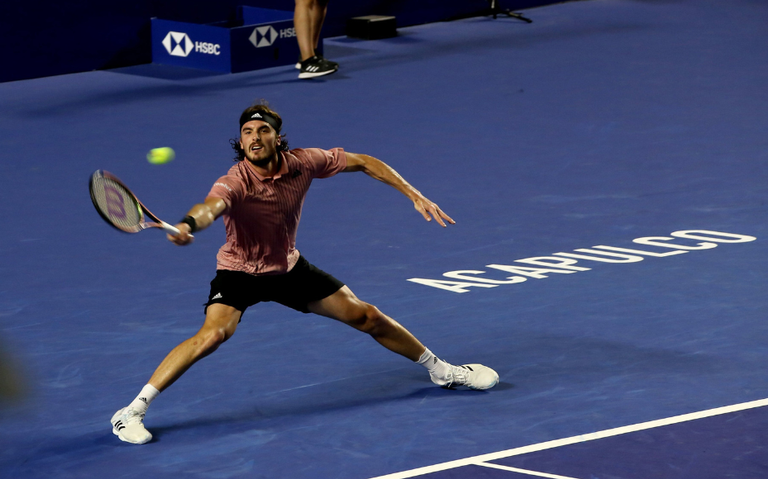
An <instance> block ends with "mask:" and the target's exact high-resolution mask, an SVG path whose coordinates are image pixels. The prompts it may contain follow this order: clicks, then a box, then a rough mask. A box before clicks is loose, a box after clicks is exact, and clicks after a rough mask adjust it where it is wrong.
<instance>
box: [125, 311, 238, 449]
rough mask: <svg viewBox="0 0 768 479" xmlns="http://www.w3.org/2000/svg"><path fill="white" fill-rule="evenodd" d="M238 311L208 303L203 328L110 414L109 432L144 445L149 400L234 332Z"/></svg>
mask: <svg viewBox="0 0 768 479" xmlns="http://www.w3.org/2000/svg"><path fill="white" fill-rule="evenodd" d="M241 315H242V312H240V311H238V310H237V309H235V308H233V307H231V306H227V305H224V304H212V305H210V306H208V311H207V314H206V317H205V323H204V324H203V327H202V328H200V330H199V331H198V332H197V333H196V334H195V335H194V336H192V337H191V338H189V339H187V340H186V341H184V342H182V343H181V344H179V345H178V346H176V347H175V348H174V349H173V350H172V351H171V352H170V353H168V355H167V356H166V357H165V359H163V361H162V362H161V363H160V366H158V367H157V369H156V370H155V373H154V374H153V375H152V377H151V378H150V380H149V383H148V384H147V385H146V386H144V388H143V389H142V390H141V393H139V395H138V396H137V397H136V399H134V400H133V402H131V404H129V405H128V406H126V407H124V408H123V409H120V410H119V411H117V412H116V413H115V414H114V416H112V420H111V421H110V422H111V423H112V432H113V433H114V434H115V435H116V436H117V437H119V438H120V440H121V441H125V442H130V443H133V444H144V443H146V442H149V441H150V440H151V439H152V434H150V433H149V431H147V430H146V428H145V427H144V424H143V420H144V415H145V414H146V412H147V408H148V407H149V404H150V403H151V402H152V400H153V399H154V398H155V397H156V396H157V395H158V394H159V393H160V392H161V391H163V390H164V389H166V388H167V387H168V386H170V385H171V384H173V383H174V382H175V381H176V380H177V379H179V378H180V377H181V375H182V374H184V373H185V372H186V371H187V370H188V369H189V368H190V367H191V366H192V365H193V364H195V363H196V362H197V361H198V360H200V359H202V358H204V357H206V356H208V355H209V354H211V353H212V352H214V351H216V349H217V348H218V347H219V346H221V345H222V344H223V343H224V342H225V341H226V340H227V339H229V338H230V337H232V335H233V334H235V330H236V329H237V324H238V322H239V321H240V316H241Z"/></svg>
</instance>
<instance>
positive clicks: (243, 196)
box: [208, 148, 347, 275]
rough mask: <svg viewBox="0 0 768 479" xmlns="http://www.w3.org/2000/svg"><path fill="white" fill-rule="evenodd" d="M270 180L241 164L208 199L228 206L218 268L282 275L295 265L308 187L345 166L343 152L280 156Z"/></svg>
mask: <svg viewBox="0 0 768 479" xmlns="http://www.w3.org/2000/svg"><path fill="white" fill-rule="evenodd" d="M280 155H281V156H282V165H281V167H280V171H279V172H278V174H277V175H275V177H274V178H264V177H262V176H261V175H259V174H258V173H256V171H254V169H253V168H252V167H251V166H250V164H249V163H248V161H247V160H243V161H241V162H239V163H238V164H236V165H235V166H233V167H232V168H230V169H229V172H228V173H227V174H226V176H222V177H221V178H219V179H218V180H216V183H214V185H213V188H211V191H210V193H208V196H213V197H215V198H221V199H223V200H224V202H225V203H226V204H227V209H226V210H225V211H224V215H223V217H224V227H225V228H226V231H227V242H226V243H225V244H224V246H222V247H221V249H219V253H218V255H216V260H217V268H218V269H226V270H232V271H244V272H246V273H250V274H253V275H262V274H282V273H287V272H288V271H290V270H291V269H293V267H294V266H295V265H296V262H297V261H298V260H299V251H298V250H297V249H296V230H297V229H298V227H299V220H300V219H301V209H302V206H303V205H304V198H305V197H306V195H307V190H309V185H310V184H311V183H312V180H313V179H314V178H328V177H329V176H333V175H335V174H336V173H339V172H340V171H342V170H343V169H344V168H346V166H347V158H346V156H345V154H344V150H343V149H341V148H333V149H331V150H321V149H318V148H308V149H295V150H291V151H288V152H282V153H280Z"/></svg>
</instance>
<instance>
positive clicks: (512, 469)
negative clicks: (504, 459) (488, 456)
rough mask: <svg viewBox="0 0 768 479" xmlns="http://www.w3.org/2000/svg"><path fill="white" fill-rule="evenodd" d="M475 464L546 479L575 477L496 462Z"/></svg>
mask: <svg viewBox="0 0 768 479" xmlns="http://www.w3.org/2000/svg"><path fill="white" fill-rule="evenodd" d="M475 465H476V466H483V467H490V468H491V469H501V470H502V471H509V472H518V473H520V474H526V475H528V476H536V477H546V478H548V479H576V478H575V477H567V476H558V475H557V474H547V473H546V472H538V471H529V470H528V469H519V468H517V467H509V466H500V465H498V464H491V463H489V462H481V463H479V464H475Z"/></svg>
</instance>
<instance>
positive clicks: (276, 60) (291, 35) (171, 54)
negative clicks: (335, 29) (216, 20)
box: [152, 6, 322, 73]
mask: <svg viewBox="0 0 768 479" xmlns="http://www.w3.org/2000/svg"><path fill="white" fill-rule="evenodd" d="M241 8H242V9H241V12H240V14H241V17H242V21H243V22H244V23H245V25H244V26H240V27H234V28H224V27H220V26H214V25H199V24H194V23H184V22H175V21H170V20H161V19H157V18H153V19H152V62H153V63H158V64H163V65H175V66H182V67H188V68H199V69H204V70H213V71H219V72H227V73H238V72H243V71H248V70H258V69H262V68H271V67H275V66H282V65H293V64H295V63H296V61H297V60H298V59H299V55H300V52H299V45H298V42H297V40H296V30H295V29H294V28H293V14H292V12H288V11H280V10H268V9H260V8H254V7H245V6H243V7H241ZM264 20H268V21H267V22H264ZM259 21H262V23H256V24H249V23H250V22H259ZM318 53H320V54H322V40H321V42H320V45H319V47H318Z"/></svg>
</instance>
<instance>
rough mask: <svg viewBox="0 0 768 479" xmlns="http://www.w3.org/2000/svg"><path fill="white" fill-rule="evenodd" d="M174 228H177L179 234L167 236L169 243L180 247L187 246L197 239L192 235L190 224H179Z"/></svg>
mask: <svg viewBox="0 0 768 479" xmlns="http://www.w3.org/2000/svg"><path fill="white" fill-rule="evenodd" d="M174 226H175V227H176V229H177V230H179V234H177V235H175V236H174V235H172V234H168V235H166V236H167V238H168V241H170V242H171V243H173V244H175V245H178V246H185V245H188V244H190V243H191V242H193V241H194V240H195V237H194V236H192V235H191V234H190V227H189V225H188V224H186V223H177V224H175V225H174Z"/></svg>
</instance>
